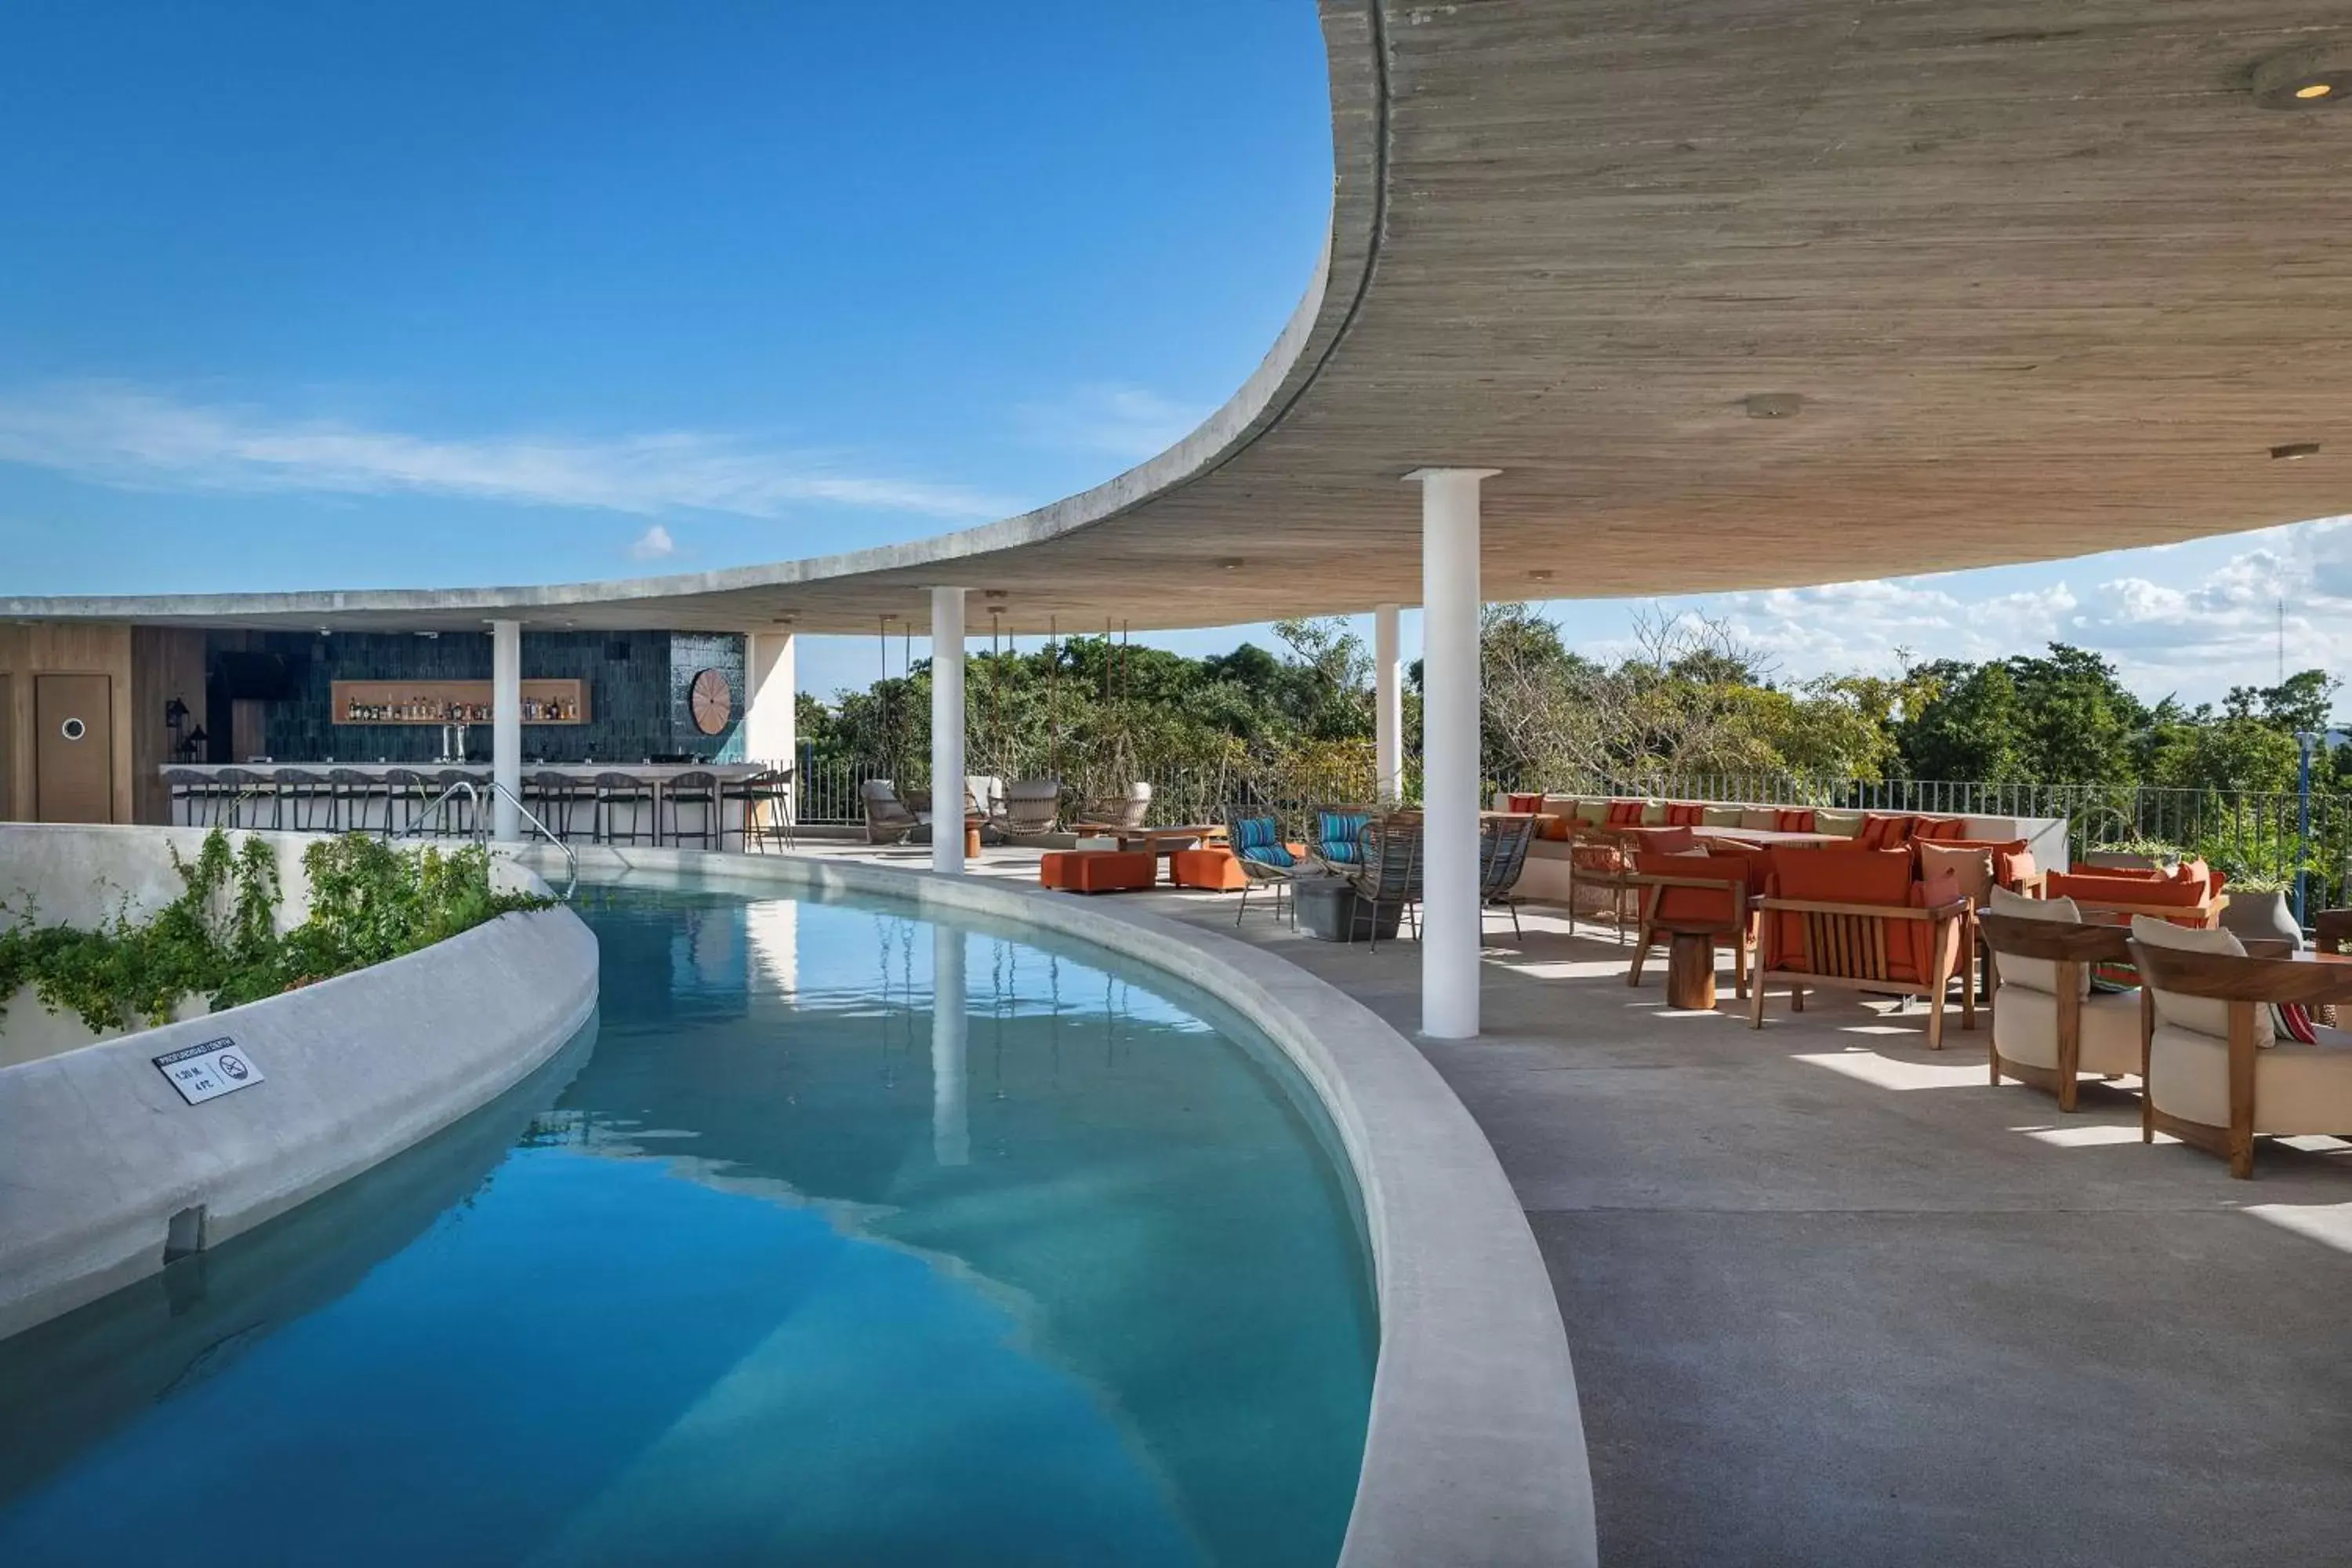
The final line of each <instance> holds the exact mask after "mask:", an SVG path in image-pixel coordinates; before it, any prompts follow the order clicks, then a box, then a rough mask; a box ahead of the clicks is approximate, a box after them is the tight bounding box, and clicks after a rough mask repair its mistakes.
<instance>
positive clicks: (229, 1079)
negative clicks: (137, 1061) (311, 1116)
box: [154, 1035, 261, 1105]
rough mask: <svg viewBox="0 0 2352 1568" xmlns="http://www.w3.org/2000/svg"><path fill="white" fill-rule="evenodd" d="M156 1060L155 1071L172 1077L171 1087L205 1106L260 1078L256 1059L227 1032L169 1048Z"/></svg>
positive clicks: (253, 1083) (248, 1087)
mask: <svg viewBox="0 0 2352 1568" xmlns="http://www.w3.org/2000/svg"><path fill="white" fill-rule="evenodd" d="M154 1061H155V1068H156V1070H157V1071H159V1072H161V1073H162V1074H163V1076H164V1077H165V1078H167V1079H171V1080H172V1087H173V1089H178V1090H179V1091H180V1098H181V1099H182V1100H186V1101H187V1102H188V1103H189V1104H190V1105H202V1104H203V1103H204V1102H205V1100H218V1099H219V1098H220V1097H221V1096H222V1095H224V1094H235V1093H236V1091H237V1090H238V1089H250V1088H252V1087H253V1086H254V1085H255V1084H257V1083H259V1082H260V1081H261V1069H260V1068H257V1067H256V1066H254V1065H253V1058H251V1057H249V1056H247V1055H246V1053H245V1052H244V1051H243V1050H242V1049H241V1048H240V1047H238V1045H237V1043H236V1041H235V1040H233V1039H230V1038H229V1037H226V1036H225V1035H224V1036H223V1037H221V1038H219V1039H217V1040H206V1041H205V1043H204V1044H203V1045H201V1046H188V1047H184V1048H182V1049H180V1050H176V1051H166V1052H164V1053H163V1055H162V1056H160V1057H157V1058H154Z"/></svg>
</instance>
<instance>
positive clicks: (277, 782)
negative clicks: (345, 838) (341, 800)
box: [269, 768, 334, 833]
mask: <svg viewBox="0 0 2352 1568" xmlns="http://www.w3.org/2000/svg"><path fill="white" fill-rule="evenodd" d="M269 782H270V785H271V793H272V794H273V795H274V796H275V797H276V798H275V799H273V800H272V801H271V802H270V803H269V826H271V827H273V828H276V829H278V830H279V831H284V830H287V829H289V828H290V829H291V830H292V831H294V832H296V833H314V832H316V831H318V827H319V818H320V816H325V817H326V818H327V819H328V822H327V826H330V827H332V826H334V820H333V818H334V809H333V804H332V802H331V800H330V799H329V798H328V795H327V781H326V780H325V779H323V778H321V777H320V775H319V774H317V773H312V772H310V770H309V769H308V768H279V769H278V770H277V771H276V772H275V773H271V774H270V775H269Z"/></svg>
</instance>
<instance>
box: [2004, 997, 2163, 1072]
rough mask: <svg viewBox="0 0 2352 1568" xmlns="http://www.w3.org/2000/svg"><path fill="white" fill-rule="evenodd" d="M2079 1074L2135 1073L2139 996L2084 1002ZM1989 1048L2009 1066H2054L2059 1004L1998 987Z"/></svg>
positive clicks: (2137, 1062) (2085, 998)
mask: <svg viewBox="0 0 2352 1568" xmlns="http://www.w3.org/2000/svg"><path fill="white" fill-rule="evenodd" d="M2082 1019H2083V1021H2082V1051H2081V1054H2080V1055H2079V1056H2078V1057H2077V1058H2076V1060H2077V1062H2078V1064H2079V1069H2080V1070H2081V1071H2083V1072H2089V1073H2132V1072H2137V1071H2139V993H2138V992H2137V991H2131V992H2124V993H2109V992H2101V993H2098V994H2094V995H2090V996H2086V997H2084V999H2083V1015H2082ZM1992 1044H1993V1048H1994V1049H1995V1050H1997V1051H1999V1052H2000V1054H2001V1056H2002V1058H2004V1059H2005V1060H2008V1061H2013V1062H2023V1063H2024V1064H2025V1065H2026V1066H2028V1067H2037V1068H2053V1069H2054V1068H2056V1067H2057V1066H2058V998H2057V997H2055V996H2053V995H2051V994H2049V993H2048V992H2046V991H2036V990H2033V989H2032V988H2030V987H2028V986H2023V985H2003V986H2002V987H2001V988H2000V999H1999V1000H1998V1001H1997V1002H1995V1004H1994V1005H1993V1010H1992Z"/></svg>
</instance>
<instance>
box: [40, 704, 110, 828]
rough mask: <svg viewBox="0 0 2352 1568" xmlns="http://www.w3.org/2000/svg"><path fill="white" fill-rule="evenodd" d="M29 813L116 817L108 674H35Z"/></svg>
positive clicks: (62, 818) (50, 817)
mask: <svg viewBox="0 0 2352 1568" xmlns="http://www.w3.org/2000/svg"><path fill="white" fill-rule="evenodd" d="M33 816H34V819H35V820H36V821H38V822H112V821H113V820H114V680H113V678H112V677H110V676H104V675H36V676H35V677H33Z"/></svg>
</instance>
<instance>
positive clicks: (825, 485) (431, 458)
mask: <svg viewBox="0 0 2352 1568" xmlns="http://www.w3.org/2000/svg"><path fill="white" fill-rule="evenodd" d="M0 462H11V463H24V464H28V465H32V466H34V467H37V468H50V469H54V470H57V471H58V472H61V473H67V474H71V475H73V476H74V477H76V478H78V479H88V480H90V481H93V482H95V483H99V484H104V485H110V486H114V487H116V488H118V489H146V490H210V491H226V492H232V493H247V494H250V493H257V492H266V491H318V492H324V493H330V494H341V495H385V494H393V493H396V492H404V491H405V492H414V493H420V494H431V495H446V496H464V497H469V498H473V499H477V500H499V501H512V502H518V503H521V504H527V505H536V506H558V507H585V508H595V509H599V510H609V511H622V512H635V513H640V514H644V513H653V512H661V511H667V510H673V509H691V510H707V511H719V512H730V513H733V514H736V515H739V516H743V517H756V518H775V517H780V516H782V515H784V514H785V513H786V512H788V511H790V510H793V508H795V507H798V506H803V505H809V504H816V503H831V504H833V505H836V506H849V507H859V508H866V509H871V510H879V511H898V512H911V513H916V514H919V515H922V516H927V517H937V518H944V519H949V520H952V521H986V520H990V519H993V518H998V517H1003V516H1005V515H1008V514H1009V513H1011V512H1013V511H1016V510H1020V509H1019V507H1018V506H1016V505H1015V504H1013V503H1012V502H1010V501H1007V500H1003V499H1001V498H998V497H993V496H989V495H984V494H980V493H976V492H974V491H971V490H967V489H961V488H960V487H957V486H952V485H937V484H930V483H926V482H924V481H920V480H914V479H896V478H887V477H879V476H873V475H859V474H847V473H843V472H840V471H839V470H838V468H837V467H836V466H835V465H834V464H832V463H829V462H827V461H824V459H822V458H817V457H814V456H811V455H808V454H803V453H790V452H779V451H772V450H768V449H764V448H762V447H758V446H755V445H752V444H751V443H749V442H747V441H745V440H743V439H741V438H740V437H733V436H725V435H712V434H707V433H700V432H694V431H665V432H658V433H653V434H646V435H635V436H621V437H610V438H604V439H595V438H588V437H572V436H562V435H545V436H488V437H457V438H448V437H428V436H417V435H411V434H408V433H405V432H403V431H398V430H381V429H367V428H363V427H360V426H352V425H348V424H341V423H338V422H335V421H331V420H301V421H286V420H278V419H272V418H270V417H268V416H265V415H263V414H261V413H260V412H258V411H257V410H255V409H252V408H248V407H243V406H237V405H218V404H209V405H208V404H195V403H187V402H182V401H179V400H177V399H174V398H173V397H170V396H168V395H163V394H160V393H156V392H153V391H150V390H147V389H144V388H142V387H137V386H132V385H127V384H121V383H113V382H102V383H80V384H73V385H68V386H62V387H50V388H45V389H42V390H41V391H38V392H36V393H26V394H18V395H9V396H0Z"/></svg>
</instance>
